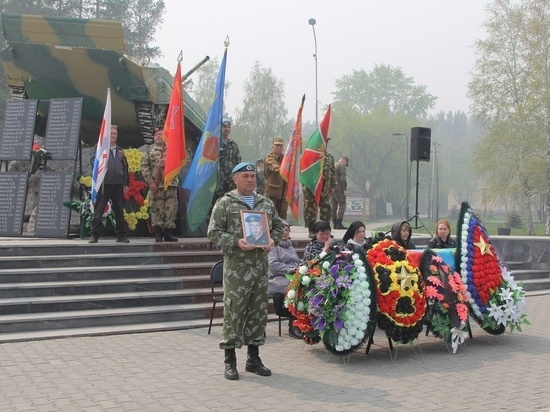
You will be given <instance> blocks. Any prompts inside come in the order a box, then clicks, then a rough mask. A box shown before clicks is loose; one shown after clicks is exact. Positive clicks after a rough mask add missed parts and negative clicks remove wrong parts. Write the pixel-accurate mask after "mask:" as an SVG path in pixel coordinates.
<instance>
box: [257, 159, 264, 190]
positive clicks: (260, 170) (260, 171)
mask: <svg viewBox="0 0 550 412" xmlns="http://www.w3.org/2000/svg"><path fill="white" fill-rule="evenodd" d="M264 183H265V173H264V159H258V160H256V192H258V193H260V194H262V195H263V194H264Z"/></svg>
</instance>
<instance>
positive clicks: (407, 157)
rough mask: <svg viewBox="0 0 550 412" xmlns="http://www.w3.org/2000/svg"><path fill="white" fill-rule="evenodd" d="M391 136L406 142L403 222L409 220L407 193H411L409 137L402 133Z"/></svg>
mask: <svg viewBox="0 0 550 412" xmlns="http://www.w3.org/2000/svg"><path fill="white" fill-rule="evenodd" d="M392 136H403V137H404V138H405V141H406V142H407V151H406V152H405V164H406V165H407V182H406V185H405V186H406V189H405V190H406V191H407V193H406V194H405V203H406V204H405V220H406V219H408V218H409V192H410V191H411V176H410V169H411V168H410V165H409V136H407V135H405V134H403V133H392Z"/></svg>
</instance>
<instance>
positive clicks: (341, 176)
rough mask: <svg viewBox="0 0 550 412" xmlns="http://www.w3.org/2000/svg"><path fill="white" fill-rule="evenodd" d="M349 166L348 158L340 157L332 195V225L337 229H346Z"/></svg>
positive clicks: (335, 172)
mask: <svg viewBox="0 0 550 412" xmlns="http://www.w3.org/2000/svg"><path fill="white" fill-rule="evenodd" d="M348 165H349V158H348V157H347V156H343V155H342V156H340V159H338V162H336V167H335V170H334V177H335V183H336V186H335V187H334V192H333V193H332V195H331V209H332V223H334V228H335V229H345V227H344V225H343V224H342V220H344V213H345V212H346V196H347V195H348V192H347V190H348V183H347V180H346V167H347V166H348Z"/></svg>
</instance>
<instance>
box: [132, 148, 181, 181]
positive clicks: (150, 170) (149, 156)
mask: <svg viewBox="0 0 550 412" xmlns="http://www.w3.org/2000/svg"><path fill="white" fill-rule="evenodd" d="M163 147H166V146H157V145H156V144H152V145H151V146H149V147H148V148H147V150H146V151H145V152H144V153H143V156H142V157H141V173H142V174H143V179H144V180H145V181H146V182H147V183H148V184H151V183H153V182H154V183H156V184H157V186H159V187H164V165H163V166H161V165H160V164H161V159H162V157H163V156H166V150H164V152H163ZM178 183H179V180H178V177H177V176H176V177H174V179H172V181H171V182H170V186H178Z"/></svg>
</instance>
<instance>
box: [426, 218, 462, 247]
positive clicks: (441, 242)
mask: <svg viewBox="0 0 550 412" xmlns="http://www.w3.org/2000/svg"><path fill="white" fill-rule="evenodd" d="M436 233H437V234H436V235H435V236H434V237H433V238H431V239H430V241H429V242H428V247H429V248H431V249H448V248H453V247H456V241H455V240H454V239H453V238H452V237H451V225H450V224H449V221H448V220H445V219H441V220H440V221H439V222H437V225H436Z"/></svg>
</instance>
